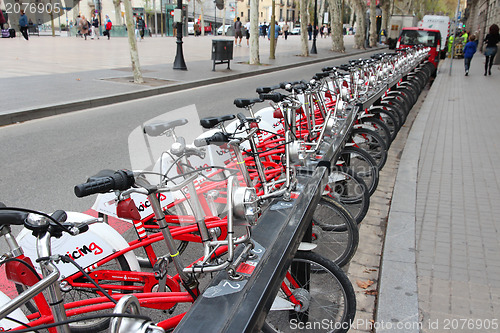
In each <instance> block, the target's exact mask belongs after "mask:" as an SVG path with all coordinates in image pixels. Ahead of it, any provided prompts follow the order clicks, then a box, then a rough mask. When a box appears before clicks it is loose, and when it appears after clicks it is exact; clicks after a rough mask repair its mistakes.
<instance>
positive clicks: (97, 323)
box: [16, 256, 133, 333]
mask: <svg viewBox="0 0 500 333" xmlns="http://www.w3.org/2000/svg"><path fill="white" fill-rule="evenodd" d="M113 261H115V262H116V264H117V265H118V267H117V268H110V266H108V265H106V264H105V265H103V266H100V267H99V268H98V269H112V270H120V271H130V266H129V264H128V262H127V259H126V258H125V256H119V257H117V258H116V259H115V260H113ZM122 284H123V285H124V286H127V285H132V284H133V283H132V282H122ZM16 291H17V292H18V294H20V293H22V292H23V291H24V286H22V285H20V284H16ZM44 293H46V292H44ZM89 294H91V295H92V296H91V297H95V296H97V297H100V295H98V294H97V293H96V292H95V291H90V290H76V289H72V290H70V291H68V292H62V296H63V301H64V303H69V302H74V301H78V300H84V299H88V298H89V296H88V295H89ZM81 295H84V296H81ZM69 297H71V300H68V298H69ZM25 305H26V308H27V309H28V311H29V312H30V313H35V312H38V309H37V308H36V305H35V304H34V303H33V302H32V301H28V302H27V303H26V304H25ZM105 312H107V313H111V312H113V309H110V310H103V311H99V313H105ZM81 316H82V317H84V316H86V314H85V313H84V314H82V315H81ZM77 317H78V316H73V317H71V318H77ZM110 321H111V318H102V319H93V320H89V321H79V322H76V323H71V324H69V327H70V329H71V332H74V333H95V332H99V331H102V330H105V329H107V328H108V327H109V322H110Z"/></svg>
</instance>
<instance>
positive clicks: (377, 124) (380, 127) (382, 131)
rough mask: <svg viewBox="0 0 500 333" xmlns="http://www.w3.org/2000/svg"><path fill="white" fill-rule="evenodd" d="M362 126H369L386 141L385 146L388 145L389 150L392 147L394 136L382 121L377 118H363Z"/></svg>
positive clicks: (361, 120)
mask: <svg viewBox="0 0 500 333" xmlns="http://www.w3.org/2000/svg"><path fill="white" fill-rule="evenodd" d="M359 122H360V123H361V124H365V125H368V126H370V127H372V128H373V130H374V131H375V132H376V133H377V134H378V135H380V136H381V137H382V139H384V140H385V144H386V145H387V149H389V148H390V147H391V143H392V140H393V138H392V134H391V130H390V129H389V127H388V126H387V125H386V124H385V123H384V122H383V121H382V120H380V118H377V117H375V116H371V117H363V118H361V119H360V120H359Z"/></svg>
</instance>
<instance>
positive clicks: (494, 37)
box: [484, 24, 500, 76]
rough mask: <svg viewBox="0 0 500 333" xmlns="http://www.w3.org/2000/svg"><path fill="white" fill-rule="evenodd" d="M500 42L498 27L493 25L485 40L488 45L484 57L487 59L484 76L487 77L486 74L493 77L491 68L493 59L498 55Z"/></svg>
mask: <svg viewBox="0 0 500 333" xmlns="http://www.w3.org/2000/svg"><path fill="white" fill-rule="evenodd" d="M499 41H500V34H499V33H498V25H496V24H492V25H491V26H490V30H489V32H488V34H487V35H486V38H485V39H484V42H485V43H486V50H485V51H484V56H485V57H486V62H485V63H484V76H486V73H488V74H489V75H491V67H492V66H493V59H494V58H495V55H496V54H497V44H498V42H499Z"/></svg>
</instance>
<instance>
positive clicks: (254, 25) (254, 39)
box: [248, 0, 260, 65]
mask: <svg viewBox="0 0 500 333" xmlns="http://www.w3.org/2000/svg"><path fill="white" fill-rule="evenodd" d="M248 62H249V64H250V65H260V56H259V0H250V59H249V60H248Z"/></svg>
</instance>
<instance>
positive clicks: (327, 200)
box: [312, 196, 359, 267]
mask: <svg viewBox="0 0 500 333" xmlns="http://www.w3.org/2000/svg"><path fill="white" fill-rule="evenodd" d="M312 223H313V243H314V244H316V245H317V246H318V247H317V249H318V252H321V253H323V255H324V256H325V257H327V258H328V259H330V260H332V261H333V262H334V263H335V264H337V265H339V266H341V267H342V266H344V265H345V264H347V263H348V262H349V261H350V260H351V258H352V257H353V256H354V254H355V253H356V250H357V248H358V244H359V230H358V225H357V224H356V222H355V221H354V218H353V217H352V215H351V213H350V212H349V211H348V210H347V209H346V208H345V207H344V206H343V205H342V204H341V203H339V202H338V201H337V200H335V199H334V198H331V197H328V196H322V197H321V199H320V200H319V202H318V205H317V206H316V209H315V211H314V213H313V217H312Z"/></svg>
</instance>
